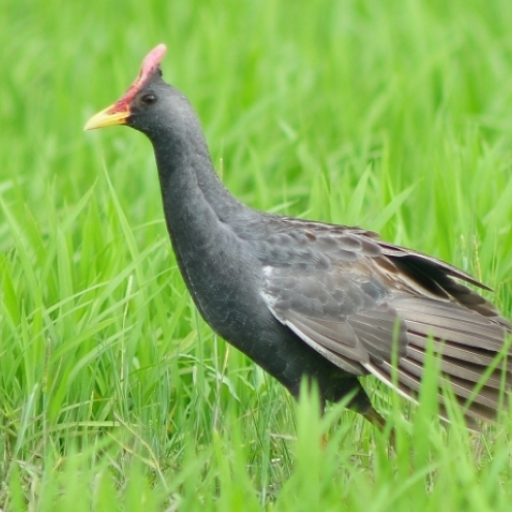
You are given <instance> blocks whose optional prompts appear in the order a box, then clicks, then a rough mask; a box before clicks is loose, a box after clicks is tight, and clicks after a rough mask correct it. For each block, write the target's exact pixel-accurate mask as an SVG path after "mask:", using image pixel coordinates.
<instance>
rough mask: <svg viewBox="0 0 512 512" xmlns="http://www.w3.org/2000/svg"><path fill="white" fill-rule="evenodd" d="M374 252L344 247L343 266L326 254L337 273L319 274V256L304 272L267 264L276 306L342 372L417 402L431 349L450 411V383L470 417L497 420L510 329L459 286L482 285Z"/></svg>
mask: <svg viewBox="0 0 512 512" xmlns="http://www.w3.org/2000/svg"><path fill="white" fill-rule="evenodd" d="M317 235H318V233H317ZM318 238H321V237H318V236H317V237H316V239H315V240H314V242H315V243H316V242H318ZM363 242H364V243H366V241H364V240H363ZM371 243H372V244H376V245H377V246H378V250H376V249H375V250H374V249H372V248H371V247H367V248H366V250H365V251H361V250H360V248H359V250H356V249H357V248H356V246H355V245H356V244H354V247H353V250H352V251H350V250H349V248H348V247H347V246H346V244H345V248H344V249H343V251H345V253H344V254H342V257H339V253H340V251H341V249H340V246H339V245H338V246H337V253H338V256H337V257H334V256H333V255H332V254H330V255H329V251H325V247H324V248H323V250H322V251H321V254H322V255H323V256H325V255H327V257H328V260H329V261H328V268H326V262H321V258H317V260H318V262H319V263H317V264H316V265H315V264H312V263H311V261H312V259H311V256H312V254H308V261H309V263H308V264H305V263H304V264H302V265H301V264H300V262H299V263H297V261H296V260H294V258H293V257H292V259H291V261H292V263H289V264H288V265H283V264H281V262H280V264H278V265H273V264H272V263H271V262H269V261H267V264H266V265H265V266H264V267H263V282H264V286H263V291H262V296H263V298H264V300H265V301H266V304H267V306H268V307H269V309H270V310H271V312H272V313H273V315H274V316H275V317H276V318H277V319H278V320H279V321H280V322H282V323H283V324H285V325H286V326H288V327H289V328H290V329H291V330H292V331H293V332H294V333H295V334H296V335H297V336H298V337H300V338H301V339H302V340H303V341H304V342H306V343H308V344H309V345H310V346H311V347H313V348H314V349H315V350H317V351H318V352H320V353H321V354H322V355H324V357H326V358H327V359H329V360H330V361H332V362H333V363H335V364H337V365H338V366H339V367H341V368H342V369H344V370H346V371H348V372H350V373H352V374H355V375H362V374H365V373H371V374H373V375H375V376H376V377H378V378H379V379H380V380H381V381H383V382H385V383H386V384H387V385H389V386H390V387H392V388H395V389H396V390H397V391H399V392H400V393H401V394H402V395H404V396H406V397H408V398H411V397H415V396H416V395H417V393H418V392H419V390H420V386H421V380H422V375H423V370H424V364H425V360H426V357H427V355H426V354H427V352H428V347H429V346H431V347H432V350H433V352H434V354H439V355H440V356H441V360H440V365H441V377H440V389H439V395H440V396H439V400H440V402H441V404H442V402H443V396H442V395H443V393H442V390H441V389H442V385H443V382H450V386H451V389H452V390H453V393H454V394H455V396H456V397H457V399H458V400H459V402H460V403H461V404H462V405H463V406H464V407H465V408H466V409H467V411H466V413H467V415H468V417H470V418H471V417H473V418H481V417H483V418H486V419H491V418H493V417H494V416H495V411H496V409H498V408H499V404H500V401H501V400H502V399H503V396H502V393H501V391H500V390H501V389H502V388H503V387H502V383H503V382H505V383H506V384H507V386H508V387H512V361H508V360H507V359H506V358H505V361H504V363H499V362H497V356H498V354H499V353H500V352H503V347H504V340H505V337H506V334H507V333H508V332H510V330H511V326H510V323H509V322H508V321H507V320H505V319H504V318H503V317H501V316H499V313H498V312H497V310H496V309H495V308H494V307H493V306H492V305H491V304H490V303H489V302H487V301H485V299H483V298H482V297H481V296H479V295H478V294H477V293H475V292H473V291H472V290H470V289H469V288H467V287H466V286H464V285H462V284H460V282H458V280H462V281H468V282H470V283H472V284H475V285H479V283H478V282H477V281H476V280H474V279H473V278H471V276H468V275H467V274H465V273H463V272H462V271H459V270H458V269H456V268H455V267H452V266H450V265H448V264H444V263H443V262H440V261H438V260H435V259H433V258H430V257H428V256H425V255H422V254H420V253H415V252H411V251H406V250H405V249H401V248H398V247H394V246H391V245H388V244H384V243H382V244H381V243H380V242H374V241H373V240H372V241H371ZM323 244H324V245H325V241H324V242H323ZM299 245H300V244H299ZM310 246H311V244H310ZM313 246H314V244H313ZM310 249H311V247H310ZM303 250H304V249H303ZM311 250H313V256H315V252H314V247H313V249H311ZM313 260H314V258H313ZM511 355H512V353H511ZM511 359H512V358H511ZM492 365H494V366H496V367H497V368H496V369H495V370H492V368H490V367H492ZM503 365H504V367H505V369H506V371H505V372H502V371H501V368H503ZM475 386H476V388H475ZM475 389H476V391H475Z"/></svg>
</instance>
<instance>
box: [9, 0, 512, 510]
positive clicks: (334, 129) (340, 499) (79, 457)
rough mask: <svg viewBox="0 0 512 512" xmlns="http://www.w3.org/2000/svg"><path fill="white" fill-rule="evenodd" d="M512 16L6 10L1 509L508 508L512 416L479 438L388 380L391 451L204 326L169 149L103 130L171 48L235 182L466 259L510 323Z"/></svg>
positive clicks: (300, 209)
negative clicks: (146, 60)
mask: <svg viewBox="0 0 512 512" xmlns="http://www.w3.org/2000/svg"><path fill="white" fill-rule="evenodd" d="M511 19H512V4H511V3H510V2H507V1H505V0H493V1H484V0H469V1H468V0H466V1H462V0H454V1H451V2H446V1H438V0H429V1H427V0H403V1H394V0H391V1H387V2H368V1H363V0H347V1H335V0H318V1H316V2H309V3H304V2H303V3H300V2H292V1H290V0H280V1H278V0H260V1H256V0H252V1H233V0H226V1H224V2H220V1H216V0H214V1H211V2H206V1H200V0H189V1H163V0H150V1H147V2H136V1H133V0H124V1H123V2H121V1H117V0H113V1H108V2H98V1H96V0H91V1H90V2H57V1H55V0H47V1H45V2H42V1H34V2H14V1H12V0H7V1H4V2H2V4H1V5H0V48H1V55H2V59H1V60H2V79H1V80H0V123H1V124H0V355H1V357H0V429H1V430H0V436H1V437H0V481H1V482H0V506H2V507H4V510H14V511H17V510H26V509H27V508H28V509H29V510H66V511H69V510H77V511H78V510H82V509H83V510H134V511H137V510H146V511H149V510H169V511H170V510H197V508H198V507H199V506H200V507H202V508H203V509H205V510H223V511H228V510H233V511H236V510H242V509H243V510H253V509H254V510H261V509H268V510H270V509H275V510H293V511H299V510H308V511H309V510H315V509H323V510H331V509H332V510H344V509H346V510H365V512H369V511H370V510H372V511H373V510H374V511H380V510H383V511H384V510H389V509H391V508H392V509H393V510H407V511H410V510H430V509H432V510H439V509H440V507H441V508H442V509H444V510H458V509H464V510H468V511H469V510H478V511H479V512H482V510H508V509H509V508H508V507H509V503H510V498H511V496H510V494H511V489H512V486H511V485H510V474H511V466H510V462H509V458H510V449H509V443H508V439H509V430H510V428H511V425H512V422H510V421H507V420H505V421H504V424H503V425H500V426H498V427H489V428H487V427H486V428H484V430H483V433H482V434H479V435H477V436H474V437H468V436H467V434H465V433H464V431H463V430H461V429H455V428H454V429H451V430H450V429H446V428H445V427H443V426H440V425H439V424H438V423H437V422H436V421H427V420H425V418H428V417H429V410H430V409H429V407H430V406H429V404H428V403H425V404H423V403H422V404H421V405H420V408H419V412H417V411H416V409H415V410H414V411H413V412H412V413H411V412H410V411H409V406H408V405H407V404H404V403H403V402H402V401H401V400H398V399H396V398H394V397H392V396H390V395H389V394H388V392H387V391H386V390H384V389H382V388H381V387H380V386H378V385H377V384H376V383H375V382H373V381H372V379H368V382H367V383H366V385H367V387H368V389H369V390H370V391H371V392H372V393H373V394H374V396H375V400H376V402H377V403H378V407H379V409H380V410H381V411H383V412H384V414H386V415H387V416H388V417H389V418H390V421H392V422H394V423H395V426H396V428H397V435H398V442H399V450H398V454H395V456H394V457H388V456H387V449H386V443H385V439H382V437H381V436H379V435H378V434H376V433H375V432H374V431H373V430H372V429H371V428H370V427H369V426H367V425H366V424H364V423H363V422H362V421H361V420H360V419H359V418H356V417H354V415H352V414H351V413H348V412H342V410H341V408H336V407H335V408H334V409H333V411H332V414H331V415H329V416H328V417H327V418H325V419H323V420H318V418H316V415H315V413H314V411H315V404H314V401H313V403H309V402H307V401H306V402H305V403H304V404H301V406H300V407H299V408H298V409H296V407H295V405H294V404H293V401H292V400H291V399H290V397H289V396H288V395H287V394H286V393H285V392H284V391H283V390H282V388H281V387H279V386H278V385H276V383H275V382H273V381H272V379H270V378H269V377H267V376H265V375H264V374H263V373H262V372H261V371H259V370H258V369H256V368H255V367H254V366H253V365H252V364H251V363H250V362H249V361H247V360H246V358H244V357H243V356H242V355H240V354H239V353H237V352H236V351H235V350H233V349H229V348H227V347H226V345H225V343H224V342H223V341H222V340H219V339H217V337H215V336H214V335H213V334H212V333H211V331H210V329H209V328H208V327H207V326H206V325H205V324H204V323H203V322H202V320H201V319H200V318H199V316H198V314H197V312H196V310H195V308H194V307H193V304H192V302H191V300H190V298H189V296H188V294H187V292H186V290H185V287H184V285H183V282H182V280H181V277H180V276H179V273H178V270H177V268H176V265H175V261H174V256H173V255H172V252H171V249H170V244H169V242H168V239H167V233H166V231H165V226H164V223H163V217H162V210H161V204H160V191H159V188H158V182H157V176H156V170H155V165H154V161H153V155H152V151H151V146H150V144H149V143H148V141H147V140H145V139H144V137H143V136H142V135H141V134H138V133H134V132H131V131H129V130H127V129H125V128H112V129H109V130H102V131H100V132H97V133H96V132H94V133H84V132H83V131H82V128H83V125H84V123H85V121H86V120H87V119H88V118H89V116H91V115H92V114H93V113H95V112H96V111H98V110H100V109H102V108H104V107H105V106H107V105H109V104H110V103H112V102H113V101H115V100H116V99H117V98H118V97H119V96H120V95H121V94H122V92H123V91H124V90H125V89H126V88H127V87H128V86H129V84H130V83H131V81H132V80H133V79H134V78H135V77H136V75H137V72H138V69H139V65H140V62H141V60H142V58H143V57H144V56H145V55H146V53H147V52H148V51H149V50H150V49H151V48H153V47H154V46H155V45H156V44H158V43H160V42H164V43H165V44H166V45H167V46H168V53H167V56H166V58H165V60H164V62H163V71H164V77H165V78H166V79H167V80H168V81H170V82H171V83H173V85H175V86H177V87H178V88H179V89H181V90H182V91H183V92H184V93H185V94H186V95H187V96H188V97H189V98H190V100H191V101H192V103H193V105H195V107H196V109H197V111H198V113H199V115H200V117H201V119H202V122H203V125H204V129H205V132H206V135H207V139H208V141H209V145H210V148H211V152H212V158H213V161H214V163H215V165H216V168H217V170H218V172H220V173H221V174H222V177H223V180H224V182H225V183H226V185H227V186H228V188H229V189H230V190H231V191H232V192H233V193H234V194H235V195H236V196H237V197H239V198H240V199H242V200H243V201H245V202H247V203H248V204H250V205H251V206H254V207H256V208H260V209H264V210H268V211H273V212H277V213H285V214H290V215H297V216H306V217H310V218H314V219H319V220H327V221H332V222H337V223H344V224H358V225H362V226H364V227H365V228H368V229H373V230H376V231H379V232H380V233H381V234H382V236H383V237H384V238H385V239H387V240H390V241H393V242H396V243H400V244H403V245H407V246H410V247H413V248H415V249H418V250H420V251H423V252H427V253H430V254H433V255H435V256H438V257H441V258H443V259H446V260H448V261H450V262H452V263H454V264H456V265H458V266H460V267H462V268H464V269H465V270H467V271H469V272H471V273H472V274H474V275H476V276H477V277H478V278H480V279H482V280H484V281H485V282H486V283H488V284H489V285H490V286H492V287H493V288H495V290H496V293H495V295H494V298H493V300H494V301H495V302H496V304H497V305H498V306H499V307H500V308H501V309H502V311H503V312H504V314H505V315H507V316H509V317H510V316H511V312H512V294H511V293H510V274H511V270H512V234H511V232H510V229H511V219H512V181H511V179H510V177H511V174H512V172H511V157H512V151H511V147H512V118H511V115H510V111H511V106H512V80H511V77H512V33H511V31H510V20H511ZM427 402H428V401H427ZM390 404H391V405H390ZM422 411H423V412H422ZM402 417H405V418H407V419H410V421H411V422H410V423H408V422H405V421H404V420H402ZM416 418H418V419H416ZM430 419H431V418H430ZM326 431H327V432H328V434H329V436H330V439H331V440H330V443H329V445H328V446H327V447H326V448H325V449H321V448H320V442H319V439H320V435H321V433H322V432H324V433H325V432H326ZM308 440H309V441H308ZM77 497H79V498H77Z"/></svg>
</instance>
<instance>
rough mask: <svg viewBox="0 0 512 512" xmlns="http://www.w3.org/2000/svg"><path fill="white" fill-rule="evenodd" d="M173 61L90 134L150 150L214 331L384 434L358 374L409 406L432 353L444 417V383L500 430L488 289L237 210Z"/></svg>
mask: <svg viewBox="0 0 512 512" xmlns="http://www.w3.org/2000/svg"><path fill="white" fill-rule="evenodd" d="M165 51H166V48H165V46H164V45H162V44H161V45H159V46H157V47H156V48H155V49H153V50H152V51H151V52H150V53H149V54H148V55H147V57H146V58H145V59H144V62H143V64H142V69H141V71H140V73H139V76H138V78H137V79H136V80H135V82H134V83H133V84H132V85H131V86H130V88H129V89H128V90H127V91H126V93H125V94H124V95H123V97H122V98H121V99H120V100H118V101H117V102H116V103H114V104H113V105H112V106H110V107H108V108H106V109H105V110H103V111H101V112H99V113H98V114H96V115H95V116H93V117H92V118H91V119H90V120H89V121H88V123H87V124H86V126H85V129H93V128H101V127H104V126H111V125H127V126H130V127H132V128H135V129H136V130H139V131H141V132H143V133H144V134H145V135H146V136H147V137H148V138H149V139H150V140H151V142H152V144H153V149H154V152H155V156H156V162H157V166H158V174H159V178H160V186H161V191H162V200H163V207H164V211H165V220H166V222H167V229H168V231H169V235H170V237H171V241H172V246H173V248H174V251H175V253H176V257H177V260H178V264H179V268H180V270H181V273H182V275H183V279H184V280H185V283H186V285H187V287H188V289H189V291H190V293H191V295H192V297H193V299H194V301H195V304H196V305H197V307H198V309H199V311H200V312H201V314H202V316H203V317H204V319H205V320H206V322H208V324H210V326H211V327H212V328H213V329H214V330H215V331H216V332H217V333H218V334H219V335H220V336H222V337H223V338H224V339H226V340H227V341H228V342H229V343H231V344H232V345H234V346H235V347H237V348H238V349H239V350H241V351H242V352H244V353H245V354H247V355H248V356H249V357H250V358H251V359H252V360H253V361H255V362H256V363H257V364H258V365H259V366H261V367H262V368H263V369H264V370H266V371H267V372H268V373H270V375H272V376H273V377H275V378H276V379H277V380H278V381H279V382H281V383H282V384H283V385H284V386H285V387H286V388H287V389H288V390H289V391H290V393H291V394H292V395H294V396H295V397H296V396H298V394H299V389H300V385H301V381H302V380H303V379H304V378H305V377H306V378H309V379H310V380H313V381H316V383H317V386H318V389H319V392H320V397H321V401H322V404H325V401H326V400H328V401H333V402H336V401H339V400H341V399H343V398H344V397H350V401H349V402H348V406H349V407H350V408H351V409H353V410H355V411H357V412H359V413H361V414H362V415H364V416H365V417H366V418H367V419H369V420H370V421H372V422H373V423H374V424H377V425H378V426H380V427H382V426H383V425H384V420H383V419H382V417H381V416H380V415H379V414H378V413H377V412H376V411H375V409H374V408H373V407H372V404H371V401H370V399H369V398H368V396H367V394H366V393H365V391H364V390H363V388H362V386H361V384H360V382H359V380H358V377H361V376H364V375H368V374H372V375H374V376H375V377H377V378H378V379H379V380H381V381H382V382H384V383H385V384H387V385H388V386H390V387H391V388H393V389H395V390H396V391H398V392H399V393H400V394H401V395H403V396H405V397H407V398H412V399H414V397H416V396H417V394H418V391H419V389H420V386H421V381H422V375H423V371H424V364H425V359H426V353H427V348H428V346H429V344H431V346H432V347H433V350H434V353H436V354H439V356H440V367H441V374H440V379H439V391H438V400H439V404H440V407H441V414H443V412H442V411H443V404H444V400H445V398H444V393H443V391H442V390H443V387H444V385H445V384H446V383H449V385H450V386H451V388H452V390H453V393H454V395H455V397H456V399H457V401H458V402H459V403H460V404H461V406H462V408H463V411H464V414H465V416H466V418H467V419H468V420H470V421H473V420H475V419H484V420H493V419H494V418H495V416H496V413H497V411H498V408H499V406H500V404H501V403H502V399H503V393H502V392H501V391H502V390H503V384H505V389H510V388H511V387H512V362H511V360H510V359H511V358H510V357H507V356H510V355H511V354H512V352H511V351H510V350H509V348H508V345H506V344H505V340H506V337H507V335H508V334H509V333H510V332H511V331H512V324H511V323H510V322H509V321H508V320H506V319H505V318H503V317H502V316H501V315H500V314H499V312H498V310H497V309H496V308H494V307H493V306H492V305H491V304H490V303H489V302H488V301H486V300H485V299H484V298H482V297H481V296H480V295H478V294H477V293H475V292H474V291H472V290H471V289H469V288H468V287H467V286H466V284H471V285H473V286H476V287H480V288H482V289H485V290H488V289H489V288H487V287H486V286H485V285H483V284H481V283H479V282H478V281H477V280H476V279H474V278H473V277H471V276H470V275H468V274H466V273H465V272H463V271H462V270H459V269H457V268H455V267H453V266H451V265H449V264H447V263H444V262H442V261H439V260H437V259H435V258H432V257H430V256H427V255H425V254H421V253H419V252H415V251H412V250H409V249H405V248H402V247H398V246H395V245H392V244H389V243H386V242H384V241H382V240H380V239H379V238H378V236H377V235H376V234H375V233H372V232H370V231H366V230H364V229H360V228H357V227H347V226H339V225H334V224H326V223H321V222H315V221H310V220H302V219H296V218H291V217H283V216H278V215H271V214H268V213H263V212H260V211H256V210H253V209H251V208H249V207H248V206H246V205H244V204H242V203H241V202H239V201H238V200H237V199H235V198H234V197H233V196H232V195H231V194H230V193H229V192H228V191H227V190H226V188H225V187H224V186H223V184H222V183H221V181H220V180H219V178H218V177H217V175H216V174H215V171H214V169H213V165H212V161H211V158H210V154H209V151H208V147H207V144H206V141H205V138H204V135H203V132H202V129H201V125H200V122H199V120H198V118H197V115H196V114H195V112H194V110H193V108H192V107H191V105H190V103H189V102H188V100H187V98H186V97H185V96H184V95H183V94H181V93H180V92H179V91H177V90H176V89H175V88H174V87H172V86H170V85H168V84H167V83H165V82H164V81H163V79H162V72H161V70H160V61H161V59H162V57H163V55H164V54H165ZM464 283H466V284H464ZM500 354H501V356H503V357H502V361H501V362H499V361H498V360H497V358H499V357H500ZM492 365H494V368H495V369H494V370H491V368H490V366H492ZM477 384H478V385H477Z"/></svg>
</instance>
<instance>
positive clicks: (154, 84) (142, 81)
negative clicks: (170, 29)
mask: <svg viewBox="0 0 512 512" xmlns="http://www.w3.org/2000/svg"><path fill="white" fill-rule="evenodd" d="M166 51H167V48H166V46H165V45H164V44H159V45H158V46H157V47H156V48H154V49H153V50H151V51H150V52H149V54H148V55H147V56H146V57H145V59H144V61H143V62H142V67H141V70H140V72H139V76H138V77H137V79H136V80H135V81H134V82H133V83H132V85H130V87H129V88H128V90H127V91H126V92H125V93H124V95H123V96H122V97H121V98H120V99H119V100H117V101H116V102H115V103H114V104H112V105H110V106H109V107H107V108H105V109H103V110H102V111H101V112H98V113H97V114H95V115H94V116H92V117H91V118H90V119H89V121H87V123H86V125H85V126H84V130H94V129H96V128H104V127H106V126H115V125H127V126H130V127H132V128H135V129H137V130H140V131H142V132H145V133H146V134H148V135H150V132H151V131H153V130H155V129H157V128H158V126H159V125H160V124H161V123H160V121H161V118H162V114H163V113H164V112H166V113H167V115H166V118H167V117H174V118H175V120H176V117H177V118H180V117H181V116H180V115H179V111H180V110H181V109H180V107H179V104H180V103H182V101H176V99H177V97H179V98H180V100H184V101H185V102H186V100H185V98H184V96H183V95H181V93H179V92H178V91H177V90H176V89H174V88H173V87H171V86H169V85H168V84H166V83H165V82H164V81H163V80H162V71H161V70H160V62H161V60H162V58H163V56H164V55H165V52H166ZM187 103H188V102H187ZM171 111H174V112H171ZM169 114H174V116H172V115H171V116H169Z"/></svg>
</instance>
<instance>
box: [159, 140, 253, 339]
mask: <svg viewBox="0 0 512 512" xmlns="http://www.w3.org/2000/svg"><path fill="white" fill-rule="evenodd" d="M164 135H165V134H161V135H160V138H159V139H156V140H155V139H152V142H153V146H154V149H155V154H156V160H157V165H158V171H159V176H160V184H161V188H162V198H163V205H164V210H165V219H166V222H167V228H168V231H169V234H170V237H171V241H172V245H173V248H174V252H175V254H176V257H177V260H178V264H179V267H180V269H181V272H182V275H183V277H184V279H185V281H186V283H187V285H188V288H189V290H190V292H191V294H192V296H193V297H194V300H195V302H196V304H197V305H198V307H199V309H200V310H201V312H202V313H203V316H205V317H206V318H207V319H209V321H210V322H211V323H213V324H215V320H214V319H215V318H218V317H219V316H220V315H219V314H214V313H212V311H211V310H209V308H211V304H217V303H219V301H218V300H217V301H216V300H215V296H216V295H217V294H219V293H221V292H222V293H221V295H223V296H228V295H229V290H230V289H231V288H230V285H232V286H233V287H234V286H235V285H236V283H235V282H234V280H236V279H238V280H242V282H243V280H244V276H243V275H242V274H243V273H244V272H246V269H245V268H244V265H243V264H242V262H243V261H245V259H244V256H243V255H242V253H243V252H244V250H245V249H244V248H243V247H242V246H243V244H241V243H240V240H239V239H238V237H237V235H236V233H235V231H234V229H232V226H233V223H236V222H237V219H238V220H239V219H240V218H242V217H244V216H247V215H251V213H250V212H251V210H250V209H249V208H247V207H246V206H244V205H243V204H242V203H240V202H239V201H237V200H236V199H235V198H234V197H233V196H232V195H231V194H230V193H229V192H228V191H227V190H226V188H225V187H224V185H223V184H222V183H221V181H220V179H219V178H218V177H217V175H216V174H215V171H214V169H213V166H212V162H211V159H210V155H209V152H208V149H207V147H206V143H205V141H204V139H203V136H202V134H200V133H193V134H190V133H185V134H183V137H182V138H179V137H176V135H175V134H168V136H167V137H164ZM224 288H226V289H225V290H224ZM222 290H224V291H222ZM221 305H222V304H221ZM219 330H222V329H221V328H220V327H219ZM225 335H227V334H225Z"/></svg>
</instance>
